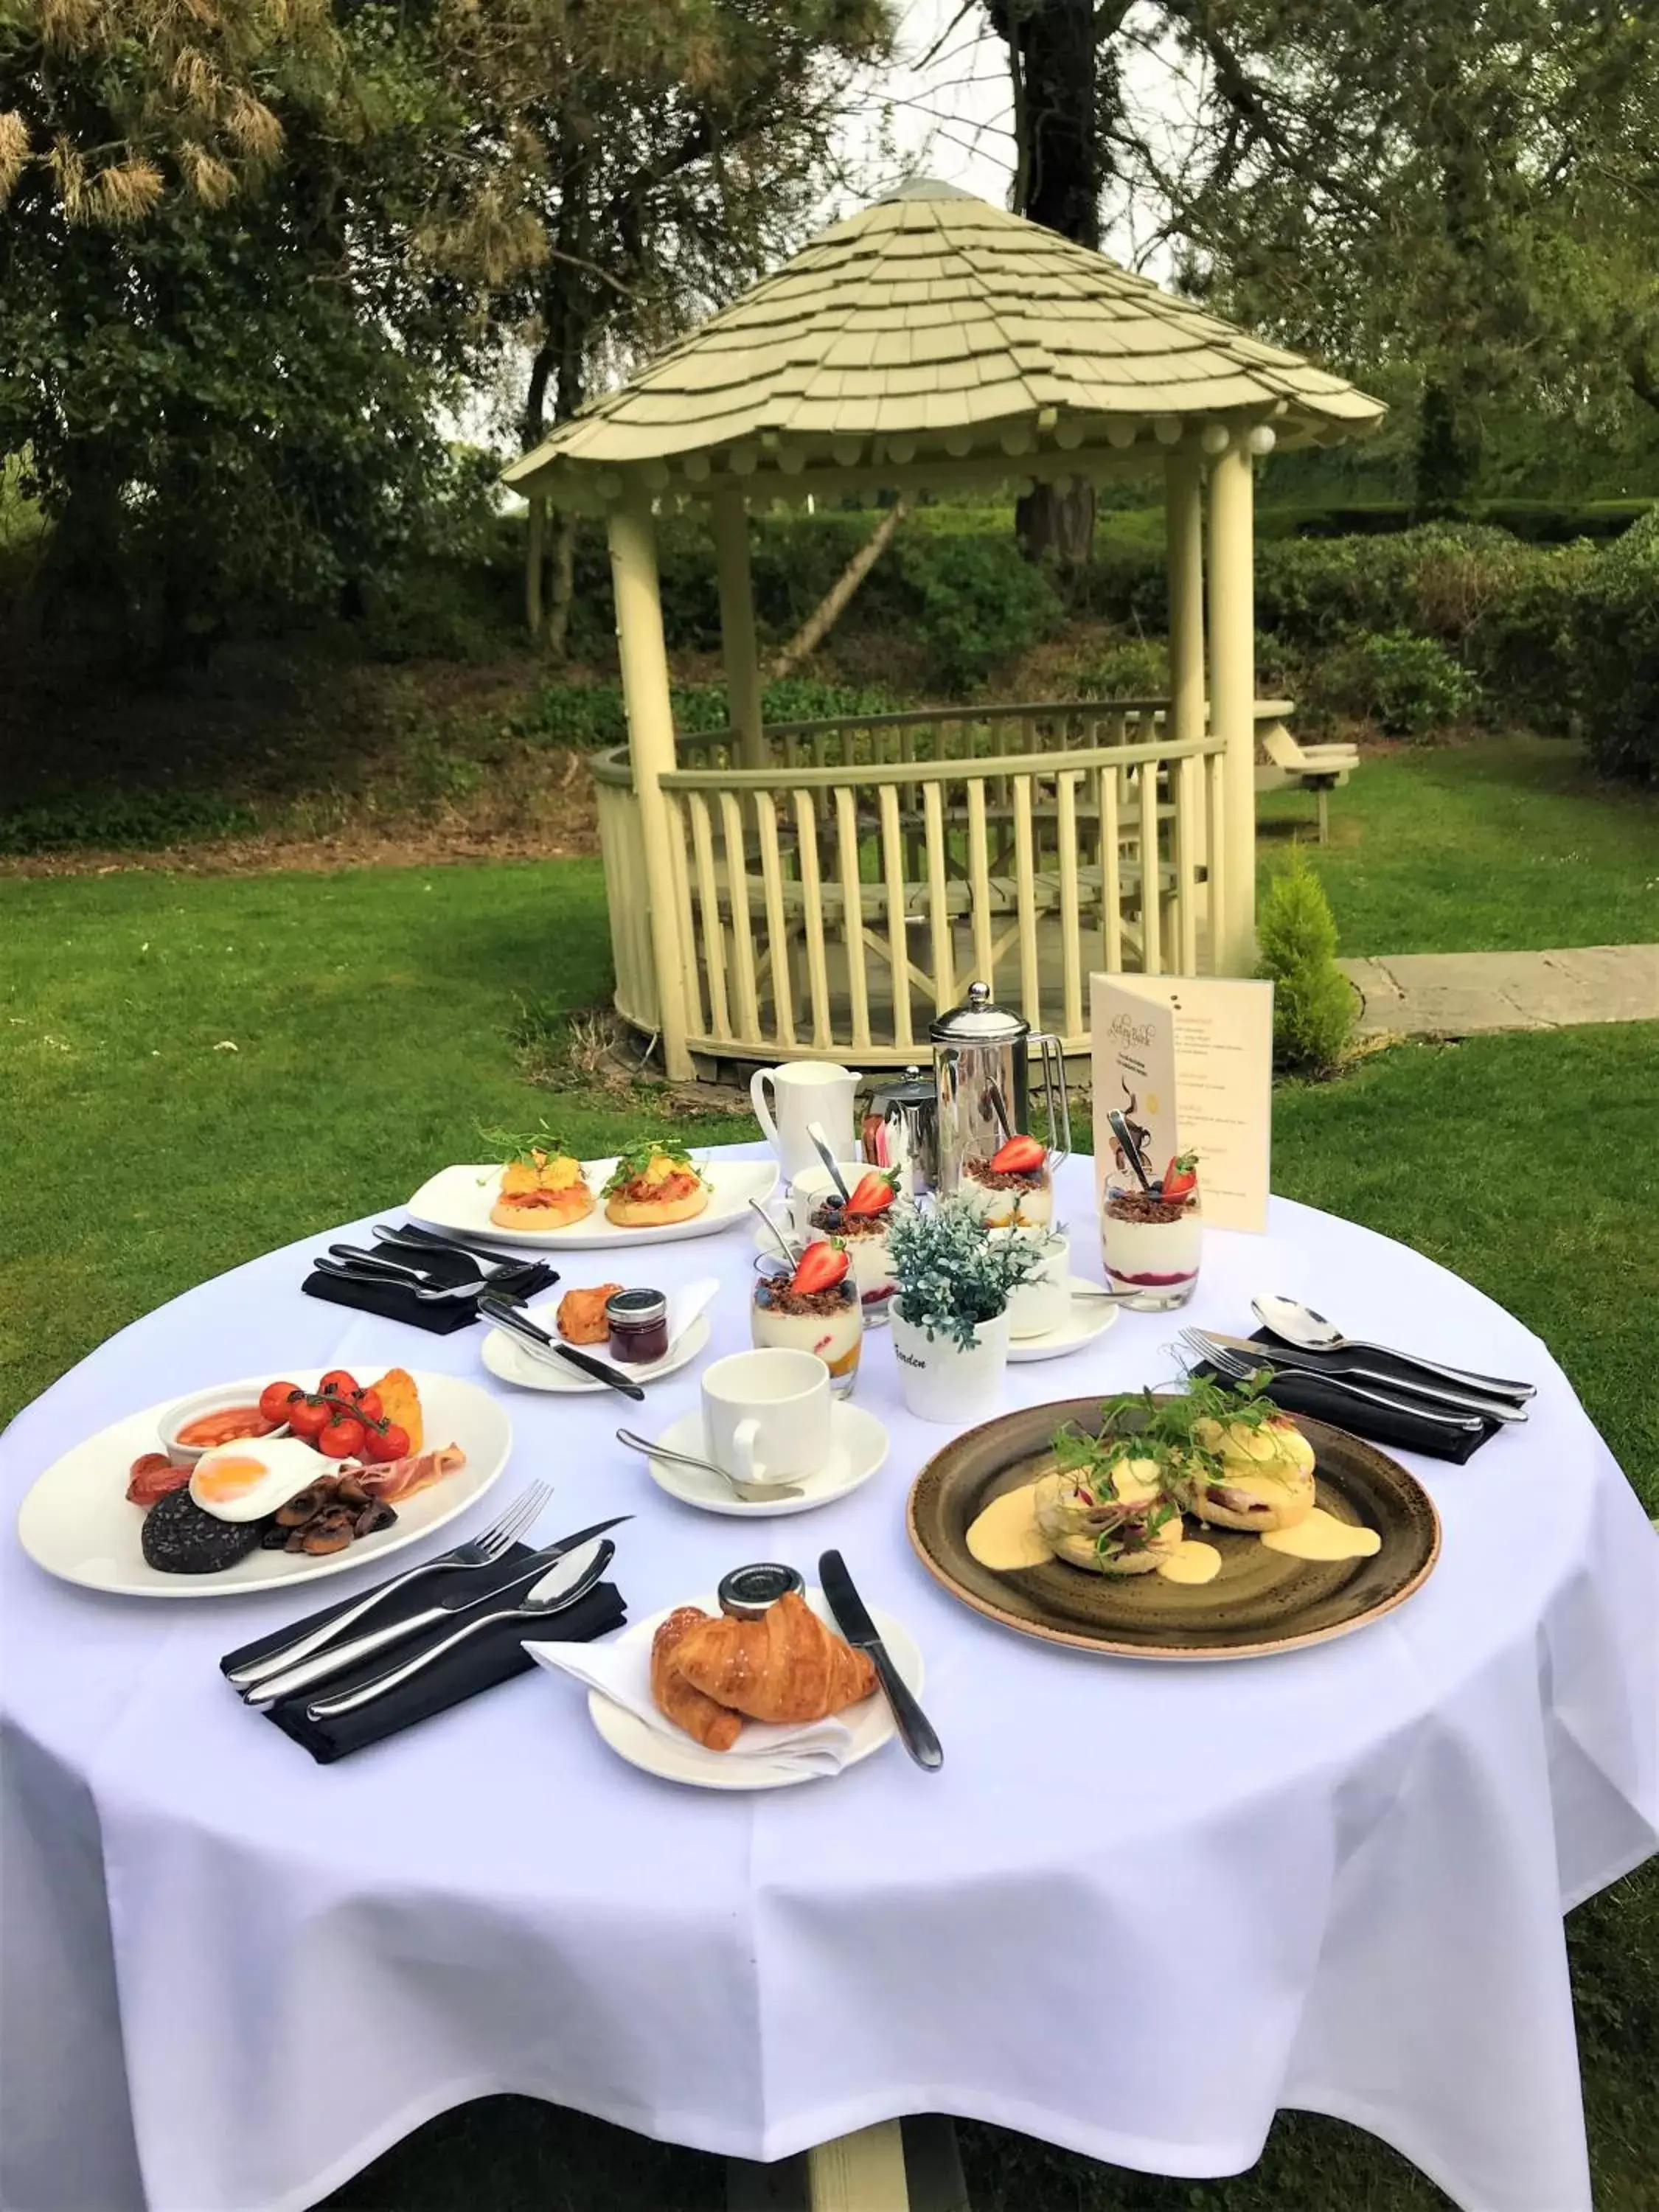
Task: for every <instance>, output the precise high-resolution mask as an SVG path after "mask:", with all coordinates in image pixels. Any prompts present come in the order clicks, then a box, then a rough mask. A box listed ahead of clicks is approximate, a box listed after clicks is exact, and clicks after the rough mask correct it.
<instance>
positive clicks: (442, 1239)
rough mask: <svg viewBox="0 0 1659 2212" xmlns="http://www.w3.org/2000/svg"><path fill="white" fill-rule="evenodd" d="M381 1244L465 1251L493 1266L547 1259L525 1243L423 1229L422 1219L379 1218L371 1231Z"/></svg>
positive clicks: (473, 1257) (542, 1252)
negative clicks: (482, 1239)
mask: <svg viewBox="0 0 1659 2212" xmlns="http://www.w3.org/2000/svg"><path fill="white" fill-rule="evenodd" d="M369 1233H370V1234H371V1235H372V1236H373V1237H374V1239H375V1241H376V1242H377V1243H383V1244H423V1245H425V1246H426V1248H427V1249H428V1251H433V1252H451V1253H453V1252H462V1253H465V1255H466V1257H467V1258H468V1259H469V1260H484V1261H489V1264H490V1265H491V1266H492V1267H501V1266H502V1265H503V1264H505V1265H507V1266H509V1267H511V1266H513V1265H514V1264H515V1263H518V1262H520V1261H522V1262H523V1263H524V1264H525V1265H526V1266H528V1265H530V1264H532V1262H534V1261H538V1260H541V1259H543V1258H544V1256H545V1255H544V1251H543V1250H542V1249H540V1248H538V1247H535V1246H526V1245H523V1244H520V1245H516V1246H513V1247H512V1248H510V1249H504V1248H503V1247H502V1246H501V1245H499V1244H485V1243H481V1242H477V1241H475V1240H474V1239H473V1238H471V1237H462V1236H459V1235H455V1236H452V1235H450V1234H449V1232H448V1231H444V1232H442V1233H440V1232H439V1231H437V1230H435V1229H422V1227H421V1225H420V1224H419V1223H418V1222H415V1221H405V1222H404V1224H403V1225H402V1226H401V1228H400V1227H398V1226H397V1225H394V1224H393V1223H392V1222H387V1221H377V1222H375V1223H374V1226H373V1228H372V1229H371V1231H370V1232H369Z"/></svg>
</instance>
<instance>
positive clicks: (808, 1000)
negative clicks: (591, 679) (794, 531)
mask: <svg viewBox="0 0 1659 2212" xmlns="http://www.w3.org/2000/svg"><path fill="white" fill-rule="evenodd" d="M1382 413H1383V408H1382V405H1381V404H1380V403H1379V402H1378V401H1376V400H1375V399H1372V398H1368V397H1367V396H1366V395H1365V394H1364V392H1358V391H1357V390H1356V389H1355V388H1354V387H1353V386H1352V385H1350V384H1347V383H1345V382H1344V381H1343V380H1342V379H1341V378H1340V377H1337V376H1333V375H1330V374H1327V373H1326V372H1325V371H1323V370H1322V369H1319V368H1315V367H1313V366H1312V365H1311V364H1310V362H1305V361H1304V360H1302V359H1300V358H1298V357H1297V356H1295V355H1293V354H1289V353H1285V352H1282V351H1280V350H1279V349H1276V348H1274V347H1272V346H1268V345H1264V344H1261V343H1259V342H1258V341H1257V340H1255V339H1254V338H1251V337H1247V336H1245V335H1244V334H1243V332H1242V331H1236V330H1234V329H1232V328H1231V327H1230V326H1229V325H1227V324H1225V323H1224V322H1220V321H1218V319H1216V318H1215V317H1214V316H1212V315H1207V314H1205V313H1200V311H1199V310H1197V309H1196V308H1194V307H1190V306H1188V305H1187V304H1186V303H1184V302H1183V301H1180V300H1177V299H1175V298H1173V297H1171V296H1170V295H1168V294H1166V293H1164V292H1161V291H1159V290H1158V288H1157V287H1156V286H1155V285H1153V284H1152V283H1148V282H1147V281H1146V279H1145V278H1142V277H1139V276H1132V275H1131V274H1129V273H1128V272H1127V270H1123V269H1121V268H1119V267H1118V266H1117V265H1116V264H1115V263H1114V262H1111V261H1109V260H1108V259H1106V258H1104V257H1103V255H1101V254H1098V253H1093V252H1089V251H1088V250H1086V249H1085V248H1084V247H1082V246H1074V245H1073V244H1071V243H1070V242H1069V241H1067V240H1065V239H1062V238H1060V237H1058V236H1056V235H1055V234H1054V233H1053V232H1051V231H1047V230H1044V229H1042V228H1039V227H1038V226H1036V224H1034V223H1030V222H1025V221H1024V220H1023V219H1022V218H1020V217H1018V216H1012V215H1009V214H1006V213H1005V212H1003V211H1002V210H1000V209H996V208H994V207H990V206H987V204H985V203H984V202H982V201H981V200H977V199H975V198H972V197H969V196H968V195H967V194H965V193H963V192H960V191H956V190H954V189H953V188H952V187H951V186H949V185H939V184H934V183H929V182H926V181H919V182H915V183H912V184H909V185H905V186H904V187H903V188H902V190H900V191H897V192H895V193H893V194H892V195H891V196H890V197H888V198H886V199H884V200H881V201H878V203H877V204H875V205H874V206H872V207H870V208H867V209H866V210H864V212H863V213H862V214H860V215H858V216H854V217H853V218H852V219H851V220H849V221H848V222H841V223H837V224H836V225H835V226H834V227H833V228H830V229H829V230H826V231H824V232H823V234H821V235H820V236H819V237H817V238H816V239H814V240H812V241H811V244H810V245H808V246H805V248H804V249H803V250H802V251H801V252H799V253H798V254H797V255H796V256H795V257H794V258H793V260H792V261H790V262H788V263H787V264H786V265H785V266H784V267H783V268H782V269H781V270H779V271H778V272H777V273H776V275H775V276H769V277H767V278H765V279H764V280H763V282H761V283H758V284H757V285H755V286H754V287H753V289H751V290H750V291H748V292H746V293H745V294H744V295H743V297H742V298H741V299H739V300H738V301H735V302H734V303H733V304H732V306H731V307H727V308H725V309H724V310H722V312H721V313H719V314H717V315H714V316H713V317H711V318H710V319H709V320H708V321H707V322H706V323H703V324H702V325H700V326H699V327H698V328H697V329H696V330H695V331H691V332H690V334H689V335H688V336H687V337H684V338H683V339H681V340H680V341H679V342H678V343H676V344H675V345H673V346H671V347H670V348H669V349H667V351H665V353H663V354H661V355H659V356H658V357H657V358H656V359H655V360H654V361H653V362H650V363H649V364H648V365H647V367H646V368H644V369H642V370H641V372H640V374H638V375H637V376H635V377H634V378H632V379H631V380H629V382H628V383H627V384H625V385H624V386H622V387H621V388H620V389H619V390H617V391H615V392H608V393H606V394H605V396H604V397H603V398H599V399H596V400H595V401H593V402H592V404H590V405H588V406H587V407H586V408H585V409H583V410H582V411H581V412H580V414H579V415H576V416H573V417H572V418H571V420H570V421H568V422H564V423H562V424H560V425H559V427H558V428H556V430H555V431H554V432H553V433H552V435H550V436H549V437H548V438H546V439H544V441H543V442H542V443H541V444H540V445H539V446H538V447H536V448H535V450H534V451H533V452H532V453H528V454H526V456H525V457H524V459H521V460H520V461H518V462H516V463H515V464H514V465H513V466H512V467H511V468H510V469H509V470H508V471H507V474H506V482H507V483H508V484H509V485H510V486H511V487H512V488H513V489H514V490H516V491H518V492H520V493H522V494H523V495H526V497H527V498H529V499H530V500H531V501H532V515H536V514H538V513H539V512H540V511H543V510H544V508H545V507H547V506H552V507H568V508H572V509H575V510H577V511H580V512H586V513H603V514H604V515H605V519H606V525H607V528H608V532H609V536H610V544H611V566H612V570H613V573H614V577H615V584H616V604H617V638H618V642H619V646H620V650H621V659H622V673H623V691H624V696H625V699H626V703H627V709H628V723H629V743H628V745H627V747H626V748H625V749H619V750H617V752H616V753H615V754H613V755H611V756H609V757H600V758H599V760H598V761H597V762H596V763H595V777H596V781H597V784H598V788H599V823H600V836H601V842H602V848H603V852H604V857H605V881H606V890H607V896H608V899H609V902H610V910H611V937H612V943H613V946H614V949H615V953H616V963H617V1007H618V1009H619V1010H620V1012H622V1013H623V1015H624V1016H625V1017H626V1018H628V1019H629V1021H630V1022H631V1023H633V1024H635V1025H637V1026H638V1027H639V1028H640V1029H641V1030H643V1031H645V1032H646V1033H647V1034H652V1035H656V1036H660V1039H661V1042H662V1047H663V1052H664V1056H665V1060H666V1064H667V1067H668V1070H669V1073H671V1075H673V1076H676V1077H684V1076H687V1075H690V1074H691V1073H693V1072H694V1070H695V1068H696V1065H697V1063H698V1061H699V1060H702V1061H704V1062H705V1063H706V1062H708V1061H716V1062H718V1061H721V1060H771V1059H776V1058H780V1057H791V1056H806V1055H817V1056H820V1057H825V1058H830V1059H845V1060H853V1061H855V1062H857V1063H860V1064H863V1065H866V1066H874V1065H879V1064H884V1063H888V1064H890V1063H896V1062H902V1061H904V1060H908V1059H910V1058H913V1057H915V1050H916V1045H917V1042H918V1040H919V1039H921V1038H925V1036H926V1034H927V1018H928V1016H929V1015H930V1014H931V1013H932V1012H933V1008H934V1006H945V1005H949V1004H951V1002H952V1001H953V1000H956V999H957V998H958V997H959V996H960V995H961V993H962V990H963V987H964V986H965V983H966V981H968V980H969V976H970V975H974V976H980V977H983V978H984V979H985V980H987V981H990V982H991V983H992V985H993V987H994V989H995V991H996V993H997V995H998V996H999V997H1000V998H1002V999H1004V1000H1010V1001H1012V1002H1013V1003H1016V1004H1018V1005H1019V1006H1021V1007H1022V1009H1023V1011H1024V1012H1025V1013H1026V1015H1027V1016H1028V1018H1030V1020H1031V1021H1032V1022H1033V1024H1035V1025H1036V1026H1038V1027H1043V1028H1051V1029H1057V1030H1059V1031H1060V1035H1061V1036H1062V1039H1063V1040H1064V1042H1065V1043H1066V1046H1067V1048H1072V1049H1079V1050H1080V1049H1082V1048H1084V1047H1085V1044H1086V1040H1087V990H1086V978H1087V975H1088V973H1089V971H1090V969H1091V968H1100V969H1110V970H1124V969H1142V970H1145V971H1146V972H1148V973H1158V972H1160V971H1161V970H1163V969H1176V970H1180V971H1183V972H1187V973H1192V972H1198V971H1208V972H1214V973H1221V974H1237V973H1241V972H1246V971H1248V969H1249V965H1250V963H1251V960H1252V957H1253V950H1254V926H1255V775H1254V767H1255V746H1256V737H1257V728H1258V724H1267V725H1268V726H1271V725H1273V723H1274V722H1275V721H1276V720H1277V719H1278V718H1279V717H1280V716H1282V715H1283V714H1286V713H1288V712H1289V708H1288V706H1287V705H1285V702H1258V701H1257V700H1256V698H1255V660H1254V620H1253V599H1254V594H1253V585H1252V573H1251V572H1252V564H1253V557H1254V556H1253V532H1252V518H1251V505H1252V462H1251V456H1252V455H1253V454H1257V453H1267V452H1268V451H1270V450H1271V449H1272V448H1273V446H1274V445H1275V444H1277V445H1278V446H1279V447H1281V448H1283V447H1297V446H1308V445H1313V444H1322V443H1327V442H1330V441H1334V440H1337V439H1340V438H1342V437H1346V436H1349V435H1353V434H1354V433H1355V432H1357V431H1360V430H1364V429H1366V428H1370V426H1371V425H1372V424H1374V423H1375V422H1376V421H1377V420H1378V418H1379V417H1380V416H1381V415H1382ZM1153 466H1156V467H1158V469H1159V470H1160V471H1161V472H1162V475H1163V478H1164V498H1165V506H1166V513H1167V533H1168V554H1169V583H1170V670H1171V684H1170V696H1169V697H1168V699H1167V700H1114V701H1110V702H1098V701H1095V702H1078V701H1073V702H1056V703H1053V704H1046V705H1042V706H1023V707H1017V708H985V707H978V708H974V707H969V708H948V709H939V710H932V709H930V710H927V711H925V712H920V713H916V714H890V715H874V716H864V717H860V718H857V719H854V720H836V721H830V722H819V723H797V724H787V725H778V724H772V725H767V724H765V723H764V722H763V718H762V712H761V678H760V670H759V664H758V659H757V650H756V641H755V621H754V611H753V605H752V601H751V598H750V579H749V549H748V522H747V518H748V516H749V515H750V513H756V512H758V511H761V510H763V509H764V508H766V507H768V506H769V505H771V504H774V503H775V502H780V501H801V500H804V499H805V497H806V496H807V495H808V494H811V493H816V494H818V495H828V496H829V497H832V498H833V497H836V496H837V495H840V494H842V493H843V492H846V491H848V490H853V489H861V488H866V487H871V488H873V487H883V488H890V489H900V490H910V489H917V490H921V489H952V488H957V487H962V486H973V485H984V486H987V487H989V486H991V485H993V484H995V483H1005V482H1006V481H1007V480H1008V479H1009V478H1011V477H1013V478H1015V479H1016V480H1019V479H1023V480H1024V481H1026V482H1031V481H1036V480H1039V479H1042V480H1053V479H1065V478H1072V477H1084V478H1089V479H1102V478H1107V477H1119V476H1124V475H1127V474H1131V473H1134V472H1141V471H1146V470H1147V469H1149V468H1151V467H1153ZM686 501H691V502H694V503H696V504H697V505H699V506H702V507H706V508H707V510H708V516H709V519H710V521H711V523H712V526H713V532H714V554H715V560H716V563H717V568H718V574H719V582H720V621H721V631H722V641H723V647H724V657H725V666H726V696H727V702H728V708H729V713H730V727H729V728H727V729H726V730H724V731H721V732H718V733H716V734H714V735H712V736H710V735H708V734H700V735H696V736H692V735H689V734H688V735H685V736H682V737H680V738H678V740H677V738H676V732H675V730H674V725H673V719H672V714H671V708H670V703H669V678H668V663H667V659H666V655H665V651H664V645H663V628H662V611H661V606H660V603H659V594H658V580H657V560H656V544H655V531H654V523H653V515H654V513H656V512H657V511H659V509H661V508H662V507H665V506H667V505H670V504H681V503H684V502H686Z"/></svg>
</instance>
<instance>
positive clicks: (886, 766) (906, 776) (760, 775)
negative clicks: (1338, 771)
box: [663, 736, 1221, 792]
mask: <svg viewBox="0 0 1659 2212" xmlns="http://www.w3.org/2000/svg"><path fill="white" fill-rule="evenodd" d="M1219 750H1221V746H1220V741H1219V739H1218V738H1214V737H1213V736H1205V737H1200V738H1193V739H1191V740H1190V741H1189V742H1188V744H1185V745H1178V744H1176V742H1175V740H1174V738H1152V739H1150V740H1149V741H1148V742H1147V743H1146V744H1133V745H1131V744H1124V745H1111V746H1098V747H1096V748H1094V749H1093V750H1091V751H1089V752H1086V753H1074V754H1073V755H1072V756H1071V757H1070V758H1069V759H1068V760H1067V762H1066V766H1067V767H1069V768H1094V767H1096V766H1097V765H1099V764H1101V763H1104V762H1107V761H1110V762H1112V763H1115V764H1116V765H1117V766H1118V767H1119V768H1120V769H1121V770H1122V772H1123V774H1124V775H1125V776H1127V775H1129V774H1130V772H1131V771H1132V770H1133V769H1138V768H1139V767H1140V766H1141V765H1142V763H1145V762H1151V763H1152V764H1153V765H1154V766H1158V765H1161V764H1162V763H1164V762H1166V761H1170V760H1179V759H1180V758H1181V757H1182V755H1183V754H1185V753H1208V752H1212V751H1219ZM986 766H987V769H989V768H990V766H991V763H990V762H989V761H987V763H986ZM1054 766H1055V757H1054V754H1053V753H1018V754H1008V755H1005V756H1002V757H999V758H998V759H997V760H996V762H995V774H994V776H992V778H991V781H992V783H993V785H994V786H995V787H998V788H1000V787H1004V786H1006V784H1007V783H1008V782H1009V781H1010V779H1012V778H1016V777H1030V776H1041V777H1049V776H1052V775H1054ZM959 773H960V772H959V770H958V769H957V767H956V765H955V763H951V762H936V761H884V762H882V763H879V764H878V765H877V766H873V767H871V768H861V769H859V771H858V775H857V781H858V787H859V789H860V791H871V790H876V789H885V788H887V787H892V788H894V789H902V788H908V787H914V786H915V785H917V784H923V783H946V784H948V783H951V782H953V781H958V780H959ZM846 777H847V771H846V769H841V768H797V769H788V768H786V767H784V766H783V764H782V763H781V762H774V763H772V764H771V765H770V766H769V767H767V768H763V769H724V768H721V769H703V768H682V769H675V770H674V771H673V772H672V774H671V775H668V776H665V778H664V779H663V781H664V786H665V788H666V789H668V790H671V791H732V792H744V791H786V790H807V791H821V790H823V789H825V788H833V787H834V786H836V784H838V783H842V782H844V781H846Z"/></svg>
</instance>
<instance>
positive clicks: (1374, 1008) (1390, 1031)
mask: <svg viewBox="0 0 1659 2212" xmlns="http://www.w3.org/2000/svg"><path fill="white" fill-rule="evenodd" d="M1340 964H1341V966H1342V969H1343V970H1344V972H1345V973H1346V975H1349V976H1350V977H1352V980H1353V981H1354V982H1355V983H1356V984H1358V987H1359V991H1360V994H1361V995H1362V996H1363V998H1364V1001H1365V1007H1364V1013H1363V1014H1362V1015H1361V1017H1360V1023H1359V1029H1360V1034H1361V1036H1383V1035H1386V1036H1477V1035H1478V1034H1480V1032H1481V1031H1482V1030H1553V1029H1559V1028H1561V1027H1562V1026H1564V1025H1565V1024H1567V1023H1571V1022H1648V1021H1659V945H1577V946H1574V947H1572V948H1571V950H1569V951H1565V952H1402V953H1398V954H1394V955H1391V956H1389V957H1387V958H1384V959H1381V960H1344V961H1343V962H1342V963H1340Z"/></svg>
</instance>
